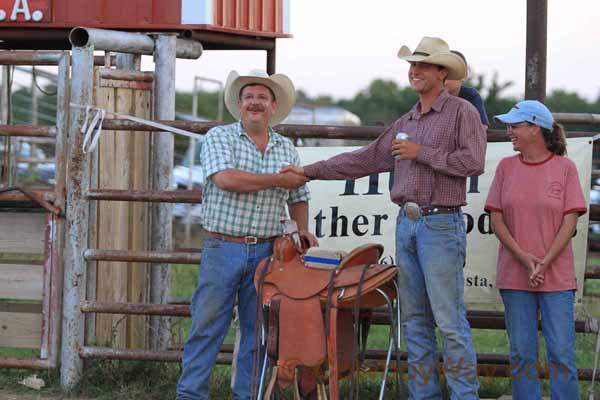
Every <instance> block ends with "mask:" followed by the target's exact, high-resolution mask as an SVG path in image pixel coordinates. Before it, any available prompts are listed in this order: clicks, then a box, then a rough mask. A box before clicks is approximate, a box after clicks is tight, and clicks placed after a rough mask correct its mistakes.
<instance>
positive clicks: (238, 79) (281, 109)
mask: <svg viewBox="0 0 600 400" xmlns="http://www.w3.org/2000/svg"><path fill="white" fill-rule="evenodd" d="M250 84H256V85H263V86H266V87H268V88H269V89H271V90H272V91H273V94H275V101H277V111H275V114H273V115H272V116H271V119H270V120H269V125H271V126H273V125H277V124H279V123H280V122H281V121H283V120H284V119H285V117H287V116H288V114H289V113H290V111H292V107H293V106H294V103H295V102H296V90H295V89H294V84H293V83H292V81H291V80H290V78H288V77H287V76H285V75H283V74H274V75H271V76H269V75H268V74H267V73H266V72H265V71H263V70H259V69H255V70H252V71H250V72H249V73H248V75H239V74H238V73H237V72H236V71H231V72H230V73H229V76H228V77H227V83H226V84H225V105H226V106H227V109H228V110H229V112H230V113H231V115H233V117H234V118H235V119H237V120H239V119H240V110H239V109H238V100H239V98H240V90H242V88H243V87H244V86H246V85H250Z"/></svg>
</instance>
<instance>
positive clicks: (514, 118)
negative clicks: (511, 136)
mask: <svg viewBox="0 0 600 400" xmlns="http://www.w3.org/2000/svg"><path fill="white" fill-rule="evenodd" d="M494 119H495V120H496V121H499V122H502V123H503V124H516V123H519V122H524V121H525V119H524V118H523V117H521V116H520V115H518V114H517V113H514V112H508V113H506V114H500V115H495V116H494Z"/></svg>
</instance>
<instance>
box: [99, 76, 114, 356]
mask: <svg viewBox="0 0 600 400" xmlns="http://www.w3.org/2000/svg"><path fill="white" fill-rule="evenodd" d="M97 91H98V92H97V100H96V104H97V105H98V107H102V108H104V109H106V110H107V111H116V110H115V101H116V100H115V97H116V89H113V88H108V87H99V88H97ZM114 156H115V132H114V131H105V132H104V134H103V135H102V137H101V138H100V142H99V148H98V158H99V161H98V187H99V188H113V186H112V184H113V182H112V178H113V176H114V174H115V173H116V170H115V159H114ZM113 205H114V203H113V202H106V201H102V202H99V203H98V217H97V219H98V225H97V241H98V248H100V249H112V248H113V247H112V246H114V240H113V228H116V227H113V221H112V218H111V213H112V210H113ZM96 277H97V278H96V300H98V301H114V299H113V298H112V284H113V281H115V280H116V277H114V276H113V266H112V264H111V263H110V262H103V261H101V262H98V263H97V272H96ZM112 322H113V319H112V315H103V314H99V315H96V340H97V342H98V345H100V346H107V345H109V344H111V343H112V341H113V339H112Z"/></svg>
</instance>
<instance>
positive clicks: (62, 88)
mask: <svg viewBox="0 0 600 400" xmlns="http://www.w3.org/2000/svg"><path fill="white" fill-rule="evenodd" d="M70 60H71V58H70V56H69V53H67V52H63V53H62V54H60V58H59V61H58V79H57V82H56V88H57V89H56V129H57V131H58V134H57V135H56V146H55V160H56V184H55V186H54V206H55V207H57V208H58V209H60V210H61V211H62V213H63V215H61V216H59V217H55V218H54V219H53V241H52V246H51V251H52V291H51V293H50V299H51V313H52V314H51V315H50V316H49V317H50V319H51V324H50V327H51V331H50V343H49V345H50V355H49V361H50V365H53V366H57V365H58V359H59V354H60V351H61V350H60V343H61V342H60V337H61V328H62V327H61V321H62V305H63V303H62V301H63V296H62V293H63V290H62V289H63V276H64V257H63V254H64V248H65V226H66V225H65V219H64V211H65V207H66V203H67V199H66V196H67V194H66V181H67V178H66V177H67V159H68V156H67V152H68V147H67V138H68V129H69V118H68V112H69V72H70Z"/></svg>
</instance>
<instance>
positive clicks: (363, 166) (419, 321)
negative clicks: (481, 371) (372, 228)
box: [284, 37, 486, 400]
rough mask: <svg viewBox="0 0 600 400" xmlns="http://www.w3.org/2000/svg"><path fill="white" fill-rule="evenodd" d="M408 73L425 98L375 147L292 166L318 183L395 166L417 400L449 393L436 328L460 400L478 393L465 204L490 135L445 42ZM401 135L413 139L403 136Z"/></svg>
mask: <svg viewBox="0 0 600 400" xmlns="http://www.w3.org/2000/svg"><path fill="white" fill-rule="evenodd" d="M398 56H399V57H400V58H401V59H403V60H406V61H408V62H409V63H410V68H409V71H408V78H409V81H410V85H411V87H412V88H413V90H414V91H415V92H417V94H418V95H419V102H418V103H417V104H416V105H415V106H414V107H413V108H412V110H410V111H409V112H408V113H406V114H405V115H403V116H402V117H400V118H399V119H398V120H396V121H395V122H394V123H393V124H392V125H391V126H390V127H389V128H388V129H386V131H385V132H383V134H381V135H380V136H379V137H378V138H377V139H376V140H375V141H374V142H373V143H371V144H369V145H368V146H365V147H363V148H360V149H358V150H356V151H353V152H349V153H343V154H340V155H337V156H335V157H332V158H330V159H329V160H325V161H319V162H317V163H314V164H311V165H307V166H306V167H304V168H302V167H295V166H288V167H286V168H285V169H284V171H295V172H296V173H298V174H303V175H304V176H307V177H310V178H312V179H357V178H360V177H362V176H366V175H370V174H373V173H378V172H387V171H394V181H393V186H392V190H391V193H390V195H391V199H392V201H393V202H394V203H396V204H398V205H399V206H400V209H399V213H398V218H397V220H396V264H397V265H398V285H399V289H400V303H401V310H402V325H403V332H404V336H405V338H406V343H407V350H408V364H409V369H408V378H409V392H410V398H411V400H417V399H441V398H442V392H441V390H440V381H439V371H438V365H437V364H438V354H437V339H436V335H435V327H436V326H437V327H438V328H439V331H440V335H441V337H442V344H443V350H444V365H443V367H444V370H445V376H446V381H447V382H448V386H449V387H450V390H451V399H452V400H459V399H460V400H473V399H478V398H479V397H478V388H479V383H478V381H477V369H476V366H477V365H476V364H477V359H476V355H475V350H474V348H473V342H472V339H471V330H470V327H469V323H468V322H467V319H466V308H465V304H464V296H463V291H464V276H463V266H464V262H465V250H466V233H465V221H464V217H463V214H462V212H461V206H463V205H465V204H466V181H467V177H469V176H473V175H480V174H482V173H483V167H484V160H485V148H486V132H485V130H484V128H483V125H482V124H481V122H480V117H479V113H478V112H477V110H476V109H475V107H473V105H472V104H470V103H469V102H468V101H466V100H464V99H460V98H458V97H454V96H451V95H450V94H449V93H448V92H447V91H446V90H445V88H444V80H445V79H462V78H464V77H465V75H466V72H467V67H466V64H465V63H464V61H463V60H462V58H460V56H458V55H457V54H454V53H452V52H450V48H449V47H448V44H447V43H446V42H445V41H443V40H442V39H439V38H431V37H425V38H423V39H422V40H421V43H419V45H418V46H417V48H416V49H415V51H414V52H411V51H410V50H409V49H408V47H406V46H403V47H402V48H401V49H400V52H399V54H398ZM397 133H404V138H402V139H397V138H396V136H397Z"/></svg>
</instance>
